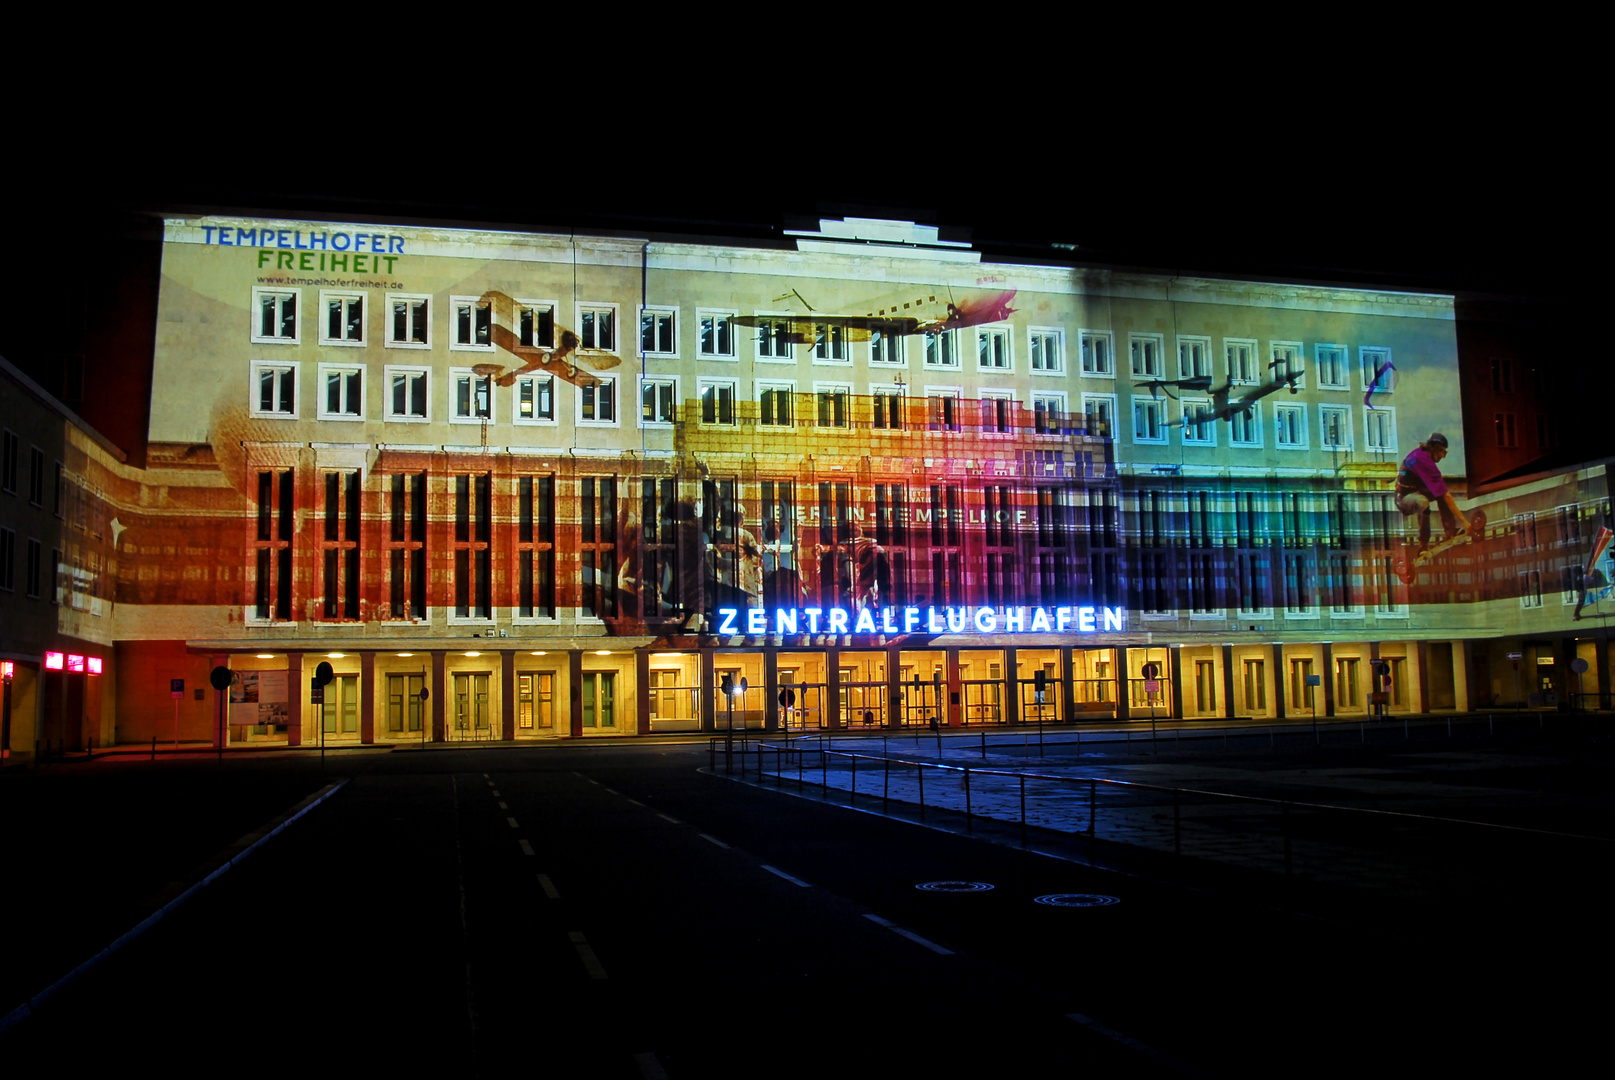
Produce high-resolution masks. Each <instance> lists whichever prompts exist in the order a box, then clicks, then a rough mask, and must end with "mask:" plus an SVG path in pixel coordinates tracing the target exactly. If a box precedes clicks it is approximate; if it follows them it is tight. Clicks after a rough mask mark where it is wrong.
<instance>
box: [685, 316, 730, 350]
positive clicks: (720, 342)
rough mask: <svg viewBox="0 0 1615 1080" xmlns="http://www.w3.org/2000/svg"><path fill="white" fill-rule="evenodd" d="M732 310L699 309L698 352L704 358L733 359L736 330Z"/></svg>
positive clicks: (697, 324) (697, 321) (697, 319)
mask: <svg viewBox="0 0 1615 1080" xmlns="http://www.w3.org/2000/svg"><path fill="white" fill-rule="evenodd" d="M734 317H735V313H734V312H732V311H697V312H696V313H695V322H696V354H697V355H698V356H700V358H701V359H703V360H733V359H734V358H735V332H734Z"/></svg>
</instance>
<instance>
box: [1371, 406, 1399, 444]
mask: <svg viewBox="0 0 1615 1080" xmlns="http://www.w3.org/2000/svg"><path fill="white" fill-rule="evenodd" d="M1363 429H1364V432H1365V434H1366V435H1367V436H1368V438H1367V440H1366V441H1365V442H1364V443H1363V445H1364V446H1366V447H1368V448H1369V449H1370V450H1377V451H1379V452H1381V453H1389V454H1394V453H1396V410H1395V409H1386V408H1373V409H1365V410H1363Z"/></svg>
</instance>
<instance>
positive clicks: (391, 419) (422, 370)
mask: <svg viewBox="0 0 1615 1080" xmlns="http://www.w3.org/2000/svg"><path fill="white" fill-rule="evenodd" d="M417 375H418V376H424V377H425V379H426V395H425V400H426V415H425V416H416V415H414V414H413V413H395V412H393V411H392V408H393V379H394V378H395V377H397V376H403V377H404V378H414V377H415V376H417ZM382 377H383V379H385V380H386V381H385V382H384V383H383V388H384V395H385V397H384V401H385V405H384V408H383V411H384V413H385V414H386V417H387V422H388V423H391V424H429V423H431V422H432V369H431V368H429V367H423V366H419V365H410V366H404V365H401V364H388V365H386V366H385V367H384V368H382ZM406 393H407V387H406ZM408 396H411V397H413V395H408Z"/></svg>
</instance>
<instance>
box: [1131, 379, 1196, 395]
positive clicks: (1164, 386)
mask: <svg viewBox="0 0 1615 1080" xmlns="http://www.w3.org/2000/svg"><path fill="white" fill-rule="evenodd" d="M1133 385H1134V386H1135V387H1144V386H1147V387H1149V388H1150V397H1152V398H1155V399H1156V400H1160V395H1159V394H1158V393H1156V391H1158V390H1161V391H1165V392H1166V396H1167V397H1169V398H1173V399H1174V400H1176V398H1177V395H1176V394H1174V393H1173V392H1172V387H1174V386H1176V387H1178V388H1179V389H1180V390H1192V391H1195V392H1197V393H1204V392H1205V391H1207V390H1210V389H1211V376H1210V375H1196V376H1193V377H1192V378H1188V379H1146V380H1144V381H1143V382H1135V383H1134V384H1133Z"/></svg>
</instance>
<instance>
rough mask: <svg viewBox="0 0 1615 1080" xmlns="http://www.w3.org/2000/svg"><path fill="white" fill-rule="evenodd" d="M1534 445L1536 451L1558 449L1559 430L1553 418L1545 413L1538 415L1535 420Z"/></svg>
mask: <svg viewBox="0 0 1615 1080" xmlns="http://www.w3.org/2000/svg"><path fill="white" fill-rule="evenodd" d="M1536 445H1537V449H1538V450H1557V449H1558V448H1559V428H1558V425H1557V424H1555V423H1554V420H1553V417H1551V416H1549V415H1547V414H1546V413H1538V414H1537V418H1536Z"/></svg>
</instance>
